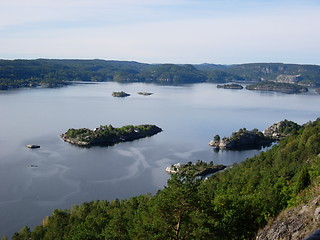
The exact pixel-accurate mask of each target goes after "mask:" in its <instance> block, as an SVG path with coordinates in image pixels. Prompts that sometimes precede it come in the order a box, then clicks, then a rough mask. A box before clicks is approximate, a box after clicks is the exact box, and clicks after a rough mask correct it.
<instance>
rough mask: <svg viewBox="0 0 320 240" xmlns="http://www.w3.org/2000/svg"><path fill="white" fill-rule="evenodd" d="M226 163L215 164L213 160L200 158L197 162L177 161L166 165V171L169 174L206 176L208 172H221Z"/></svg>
mask: <svg viewBox="0 0 320 240" xmlns="http://www.w3.org/2000/svg"><path fill="white" fill-rule="evenodd" d="M225 168H226V166H224V165H221V164H219V165H215V164H214V163H213V162H212V161H211V162H210V163H206V162H203V161H201V160H198V161H197V162H196V163H195V164H192V162H188V163H187V164H180V163H176V164H173V165H171V166H168V167H166V172H167V173H169V174H181V175H183V176H193V177H205V176H207V175H208V174H212V173H215V172H219V171H221V170H223V169H225Z"/></svg>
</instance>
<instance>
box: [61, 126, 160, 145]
mask: <svg viewBox="0 0 320 240" xmlns="http://www.w3.org/2000/svg"><path fill="white" fill-rule="evenodd" d="M161 131H162V129H161V128H159V127H157V126H156V125H150V124H144V125H138V126H133V125H127V126H123V127H120V128H114V127H113V126H112V125H105V126H100V127H98V128H95V129H93V130H90V129H88V128H80V129H74V128H71V129H69V130H68V131H67V132H65V133H63V134H61V138H62V139H63V140H64V141H66V142H68V143H71V144H74V145H77V146H80V147H91V146H112V145H114V144H116V143H120V142H128V141H133V140H136V139H140V138H145V137H151V136H153V135H155V134H157V133H159V132H161Z"/></svg>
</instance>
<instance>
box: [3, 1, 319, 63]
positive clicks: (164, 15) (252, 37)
mask: <svg viewBox="0 0 320 240" xmlns="http://www.w3.org/2000/svg"><path fill="white" fill-rule="evenodd" d="M319 23H320V1H319V0H291V1H288V0H225V1H222V0H211V1H210V0H114V1H112V0H1V2H0V58H1V59H17V58H27V59H34V58H79V59H96V58H99V59H113V60H134V61H139V62H147V63H167V62H171V63H204V62H207V63H221V64H233V63H249V62H285V63H308V64H320V44H319V43H320V31H319V26H318V25H319Z"/></svg>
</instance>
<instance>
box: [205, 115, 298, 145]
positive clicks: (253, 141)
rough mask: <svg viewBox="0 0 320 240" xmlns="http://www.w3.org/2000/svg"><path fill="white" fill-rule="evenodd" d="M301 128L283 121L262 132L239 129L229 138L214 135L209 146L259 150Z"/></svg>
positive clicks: (293, 123)
mask: <svg viewBox="0 0 320 240" xmlns="http://www.w3.org/2000/svg"><path fill="white" fill-rule="evenodd" d="M300 128H301V126H300V125H299V124H297V123H295V122H293V121H288V120H286V119H285V120H283V121H280V122H278V123H274V124H272V125H271V126H270V127H268V128H266V129H265V130H264V131H263V132H260V131H259V130H258V129H256V128H255V129H253V130H251V131H249V130H247V129H246V128H241V129H240V130H238V131H237V132H233V133H232V135H231V136H230V137H223V138H222V139H221V138H220V136H219V135H215V136H214V138H213V140H211V141H210V142H209V145H210V146H212V147H215V148H217V149H222V150H225V149H226V150H248V149H259V148H261V147H264V146H270V145H271V143H273V142H275V141H278V140H280V139H281V138H284V137H287V136H288V135H289V134H291V133H292V132H293V131H295V132H296V131H298V130H299V129H300Z"/></svg>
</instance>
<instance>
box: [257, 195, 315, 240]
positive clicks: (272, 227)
mask: <svg viewBox="0 0 320 240" xmlns="http://www.w3.org/2000/svg"><path fill="white" fill-rule="evenodd" d="M319 221H320V197H319V196H318V197H316V198H314V199H313V200H311V201H309V202H308V203H307V204H303V205H300V206H298V207H296V208H292V209H289V210H285V211H283V212H282V213H281V214H280V215H279V216H278V217H277V218H276V219H275V220H274V221H272V222H270V223H269V224H268V225H267V226H266V227H265V228H264V229H262V230H260V231H259V232H258V234H257V237H256V240H273V239H282V240H294V239H301V240H302V239H305V237H308V236H309V235H311V234H312V233H313V232H314V231H315V230H317V229H318V228H319Z"/></svg>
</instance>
